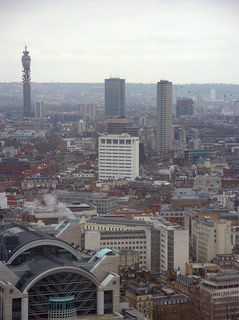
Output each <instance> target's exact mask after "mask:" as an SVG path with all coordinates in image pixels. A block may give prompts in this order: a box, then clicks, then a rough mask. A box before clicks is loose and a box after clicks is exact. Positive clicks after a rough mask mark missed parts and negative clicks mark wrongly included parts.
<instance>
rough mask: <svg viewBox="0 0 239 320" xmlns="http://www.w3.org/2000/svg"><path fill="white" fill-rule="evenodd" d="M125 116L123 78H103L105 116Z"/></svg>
mask: <svg viewBox="0 0 239 320" xmlns="http://www.w3.org/2000/svg"><path fill="white" fill-rule="evenodd" d="M115 116H117V117H124V116H125V80H124V79H120V78H110V79H105V117H106V118H107V117H115Z"/></svg>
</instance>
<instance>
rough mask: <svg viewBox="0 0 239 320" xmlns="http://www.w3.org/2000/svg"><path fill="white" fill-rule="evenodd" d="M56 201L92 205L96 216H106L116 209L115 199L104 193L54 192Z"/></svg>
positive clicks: (116, 200) (116, 202) (116, 201)
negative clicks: (94, 207)
mask: <svg viewBox="0 0 239 320" xmlns="http://www.w3.org/2000/svg"><path fill="white" fill-rule="evenodd" d="M53 195H54V196H55V197H56V199H57V201H59V202H63V203H67V204H68V203H69V204H72V203H74V204H82V203H85V204H94V205H95V206H96V207H97V213H98V214H107V213H111V212H112V211H115V210H116V209H117V208H118V199H117V197H112V196H108V195H107V194H106V193H96V192H69V191H60V190H59V191H58V190H57V191H54V192H53Z"/></svg>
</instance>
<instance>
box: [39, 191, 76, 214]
mask: <svg viewBox="0 0 239 320" xmlns="http://www.w3.org/2000/svg"><path fill="white" fill-rule="evenodd" d="M44 201H45V203H46V206H47V207H48V209H50V210H51V211H52V212H56V213H57V215H58V216H59V217H65V218H69V219H71V220H75V215H74V214H73V213H72V212H71V210H70V209H68V208H67V206H66V205H65V203H63V202H57V200H56V198H55V197H54V196H53V195H52V194H49V193H48V194H46V195H44Z"/></svg>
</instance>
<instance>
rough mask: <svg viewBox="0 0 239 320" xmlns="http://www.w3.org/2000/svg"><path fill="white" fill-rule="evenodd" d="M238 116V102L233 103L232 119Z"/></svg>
mask: <svg viewBox="0 0 239 320" xmlns="http://www.w3.org/2000/svg"><path fill="white" fill-rule="evenodd" d="M238 116H239V100H236V101H234V117H238Z"/></svg>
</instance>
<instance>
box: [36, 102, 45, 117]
mask: <svg viewBox="0 0 239 320" xmlns="http://www.w3.org/2000/svg"><path fill="white" fill-rule="evenodd" d="M44 111H45V110H44V104H43V101H41V102H37V103H36V108H35V117H36V118H44V116H45V112H44Z"/></svg>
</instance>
